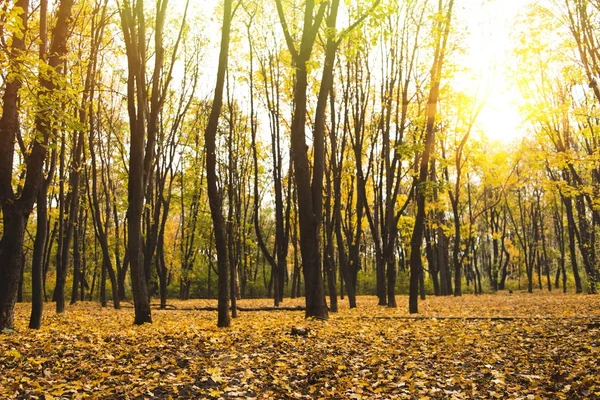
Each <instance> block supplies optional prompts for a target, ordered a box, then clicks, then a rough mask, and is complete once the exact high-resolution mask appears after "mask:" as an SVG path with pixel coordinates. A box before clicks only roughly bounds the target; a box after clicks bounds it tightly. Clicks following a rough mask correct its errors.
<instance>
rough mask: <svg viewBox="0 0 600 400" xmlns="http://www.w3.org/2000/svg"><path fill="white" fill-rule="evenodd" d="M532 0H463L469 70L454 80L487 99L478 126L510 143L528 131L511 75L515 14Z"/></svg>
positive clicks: (491, 138) (464, 59)
mask: <svg viewBox="0 0 600 400" xmlns="http://www.w3.org/2000/svg"><path fill="white" fill-rule="evenodd" d="M528 3H529V1H522V0H491V1H482V0H464V1H463V2H461V5H462V7H461V14H462V15H461V16H459V18H461V19H462V21H461V22H462V23H463V24H465V26H466V27H467V30H466V33H465V38H464V43H465V54H464V56H463V57H461V62H464V63H465V65H468V66H469V70H468V71H466V72H465V73H464V74H461V75H459V76H457V77H456V78H455V79H454V82H453V84H454V85H456V86H457V87H460V88H463V89H464V88H467V89H468V90H469V91H471V93H473V94H474V95H476V97H477V101H478V102H482V101H483V102H484V105H483V107H482V109H481V112H480V114H479V117H478V120H477V123H476V126H477V130H478V131H481V132H482V133H483V135H485V136H486V137H487V138H488V139H490V140H491V141H499V142H503V143H506V144H508V143H511V142H513V141H515V140H517V139H518V138H520V137H522V136H523V135H524V133H525V129H524V128H523V123H522V121H523V118H522V116H521V114H520V112H519V106H518V102H519V98H518V90H517V88H515V87H514V83H513V82H512V80H511V77H510V64H511V62H512V56H511V53H512V43H511V37H510V35H511V30H512V27H513V23H514V20H515V18H516V16H517V15H518V14H519V12H521V11H522V10H523V9H524V8H525V7H526V6H527V4H528Z"/></svg>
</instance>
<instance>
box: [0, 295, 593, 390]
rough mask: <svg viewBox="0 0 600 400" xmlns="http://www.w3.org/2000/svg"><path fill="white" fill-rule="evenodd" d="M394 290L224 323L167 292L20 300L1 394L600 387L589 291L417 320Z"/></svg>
mask: <svg viewBox="0 0 600 400" xmlns="http://www.w3.org/2000/svg"><path fill="white" fill-rule="evenodd" d="M405 302H406V298H399V304H400V305H401V308H399V309H387V308H382V307H377V306H376V305H375V301H374V299H373V298H371V297H361V298H359V299H358V303H359V308H358V309H353V310H350V309H348V308H347V306H345V305H343V306H342V307H341V310H340V312H339V313H337V314H331V315H330V320H329V321H327V322H320V321H305V320H304V313H303V312H298V311H278V312H271V311H261V312H243V313H240V317H239V318H238V319H236V320H234V321H233V326H232V327H231V328H229V329H217V328H216V327H215V321H216V313H215V312H210V311H193V310H191V311H190V310H181V308H184V307H185V308H193V307H205V306H209V305H214V302H209V301H200V300H198V301H196V300H194V301H188V302H176V301H173V302H172V303H171V304H173V305H174V306H175V307H176V308H178V309H172V310H164V311H158V310H155V311H153V319H154V324H153V325H145V326H133V325H131V322H132V320H133V315H132V314H133V312H132V310H131V309H123V310H120V311H115V310H112V309H101V308H100V307H99V306H98V305H97V304H96V303H83V304H77V305H75V306H71V307H69V308H68V309H67V313H66V314H64V315H50V312H48V311H47V314H48V315H47V317H46V319H45V321H44V326H43V328H42V329H41V330H40V331H30V330H27V329H26V328H25V327H26V326H27V318H28V312H29V306H28V305H26V304H21V305H18V308H17V321H16V324H17V328H18V330H17V332H15V333H14V334H11V335H0V398H3V399H5V398H6V399H9V398H18V399H25V398H41V399H42V398H45V399H63V398H64V399H70V398H108V399H144V398H157V399H168V398H178V397H184V398H214V399H218V398H225V399H230V398H240V399H245V398H295V399H314V398H340V399H378V398H381V399H389V398H427V397H428V398H435V399H437V398H440V399H441V398H456V399H461V398H523V399H536V398H548V397H552V398H564V399H567V398H581V397H586V398H600V329H598V328H597V326H598V325H594V324H597V323H598V321H600V296H591V295H577V296H576V295H562V294H552V295H526V294H515V295H511V296H508V295H495V296H492V295H489V296H479V297H475V296H463V297H462V298H449V297H446V298H429V299H427V300H426V301H425V302H422V303H420V309H421V312H422V313H421V314H420V315H419V317H418V318H413V317H411V316H409V315H408V314H406V310H405V307H403V306H404V304H405ZM240 303H241V305H245V306H248V307H260V306H268V305H269V304H270V301H269V300H252V301H251V300H242V301H241V302H240ZM301 304H302V300H286V302H285V305H286V306H290V305H291V306H295V305H301ZM48 309H50V305H48V307H47V310H48ZM499 317H502V318H499ZM298 327H303V328H304V329H305V331H306V334H303V335H298V334H292V330H293V329H294V328H295V329H298Z"/></svg>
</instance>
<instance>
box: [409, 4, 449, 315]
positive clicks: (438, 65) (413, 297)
mask: <svg viewBox="0 0 600 400" xmlns="http://www.w3.org/2000/svg"><path fill="white" fill-rule="evenodd" d="M453 5H454V0H450V1H449V3H448V8H447V11H446V13H445V14H446V15H445V16H443V17H442V12H443V10H442V2H441V1H440V3H439V10H438V13H439V14H440V15H439V17H440V20H441V22H440V24H441V25H440V26H438V27H437V29H438V31H437V38H436V50H435V55H434V59H433V66H432V68H431V89H430V91H429V98H428V101H427V107H426V110H427V115H426V118H427V123H426V128H425V148H424V150H423V154H421V161H420V167H419V176H418V181H417V187H416V206H417V215H416V217H415V225H414V229H413V234H412V238H411V252H410V292H409V306H408V309H409V312H410V313H411V314H415V313H417V312H418V311H419V309H418V291H419V289H418V286H419V274H420V273H421V269H422V268H423V266H422V264H421V247H422V242H423V231H424V227H425V191H426V188H425V186H426V184H427V172H428V166H429V158H430V157H431V154H432V153H433V145H434V143H435V126H434V125H435V117H436V114H437V104H438V100H439V91H440V81H441V72H442V67H443V65H444V56H445V53H446V44H447V41H448V36H449V33H450V22H451V17H452V8H453Z"/></svg>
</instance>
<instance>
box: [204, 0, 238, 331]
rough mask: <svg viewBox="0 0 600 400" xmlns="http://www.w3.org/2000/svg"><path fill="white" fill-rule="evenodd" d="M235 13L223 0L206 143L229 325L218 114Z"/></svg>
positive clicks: (222, 304)
mask: <svg viewBox="0 0 600 400" xmlns="http://www.w3.org/2000/svg"><path fill="white" fill-rule="evenodd" d="M232 17H233V13H232V0H224V8H223V27H222V30H221V50H220V53H219V66H218V69H217V82H216V87H215V93H214V98H213V103H212V108H211V111H210V116H209V119H208V124H207V126H206V131H205V133H204V145H205V148H206V181H207V184H208V198H209V204H210V214H211V217H212V220H213V227H214V234H215V244H216V248H217V264H218V270H219V299H218V321H217V326H218V327H228V326H229V325H230V319H229V310H228V308H229V293H228V291H229V271H228V266H227V241H226V238H225V232H224V227H223V215H222V197H221V196H222V193H221V191H220V190H219V187H218V182H217V171H216V169H217V154H216V152H217V149H216V135H217V129H218V127H219V115H220V114H221V107H222V105H223V87H224V83H225V72H226V70H227V61H228V57H229V39H230V30H231V20H232Z"/></svg>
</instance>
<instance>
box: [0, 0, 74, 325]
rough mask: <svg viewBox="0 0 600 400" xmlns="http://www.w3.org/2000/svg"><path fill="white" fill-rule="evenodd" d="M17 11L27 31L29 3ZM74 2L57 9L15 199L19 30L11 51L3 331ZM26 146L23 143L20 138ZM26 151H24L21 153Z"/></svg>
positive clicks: (4, 142)
mask: <svg viewBox="0 0 600 400" xmlns="http://www.w3.org/2000/svg"><path fill="white" fill-rule="evenodd" d="M15 6H16V7H19V8H20V9H21V10H22V13H21V14H20V16H19V17H18V18H19V19H20V21H21V26H22V27H23V28H26V27H27V21H28V15H29V2H28V0H18V1H17V2H16V3H15ZM72 6H73V1H72V0H61V1H60V3H59V5H58V11H57V18H56V25H55V26H54V29H53V30H52V41H51V45H50V49H49V54H48V60H47V61H45V62H44V63H45V65H47V70H46V68H43V70H44V71H43V72H42V73H40V76H39V84H40V86H39V91H38V99H39V101H40V104H39V109H40V111H39V112H38V113H37V115H36V117H35V130H36V132H37V136H36V138H35V139H34V140H33V143H32V145H31V150H30V151H29V154H28V155H27V157H26V173H25V182H24V184H23V187H22V189H20V190H19V192H20V193H19V195H17V194H16V193H15V191H14V189H13V186H12V178H13V176H12V174H13V160H14V153H15V139H17V138H20V132H19V108H18V102H19V89H20V88H21V86H22V84H23V78H22V74H23V72H24V71H23V68H24V67H25V65H24V59H23V57H24V51H25V40H24V34H23V32H20V31H15V33H14V34H13V42H12V43H13V44H12V47H11V50H10V51H11V59H12V61H13V63H12V66H11V68H13V74H11V75H12V77H11V78H12V81H10V82H8V84H7V85H6V88H5V90H4V95H3V99H2V101H3V107H2V117H1V118H0V171H1V172H0V206H1V207H2V216H3V226H4V231H3V233H2V239H1V240H0V260H1V261H0V277H1V278H2V279H0V331H3V330H5V329H12V328H13V324H14V306H15V300H16V295H17V289H18V284H19V274H20V270H21V262H22V260H21V256H22V247H23V239H24V235H25V225H26V223H27V219H28V217H29V214H30V213H31V210H32V208H33V204H34V202H35V200H36V199H37V196H38V193H39V190H40V186H41V184H42V181H43V166H44V161H45V158H46V153H47V147H48V144H49V143H50V140H51V136H52V133H53V132H52V131H53V129H54V128H55V127H56V119H55V118H54V117H53V115H52V113H53V111H52V110H53V108H52V107H49V104H50V103H51V102H52V101H53V97H55V96H56V97H58V96H57V94H58V91H59V90H60V89H61V88H60V86H59V85H57V82H61V79H60V77H59V75H60V72H61V67H62V63H63V59H62V58H63V57H64V55H65V54H66V52H67V38H68V34H69V26H70V25H69V19H70V17H71V9H72ZM19 142H20V143H22V139H20V140H19ZM22 150H25V149H22Z"/></svg>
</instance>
